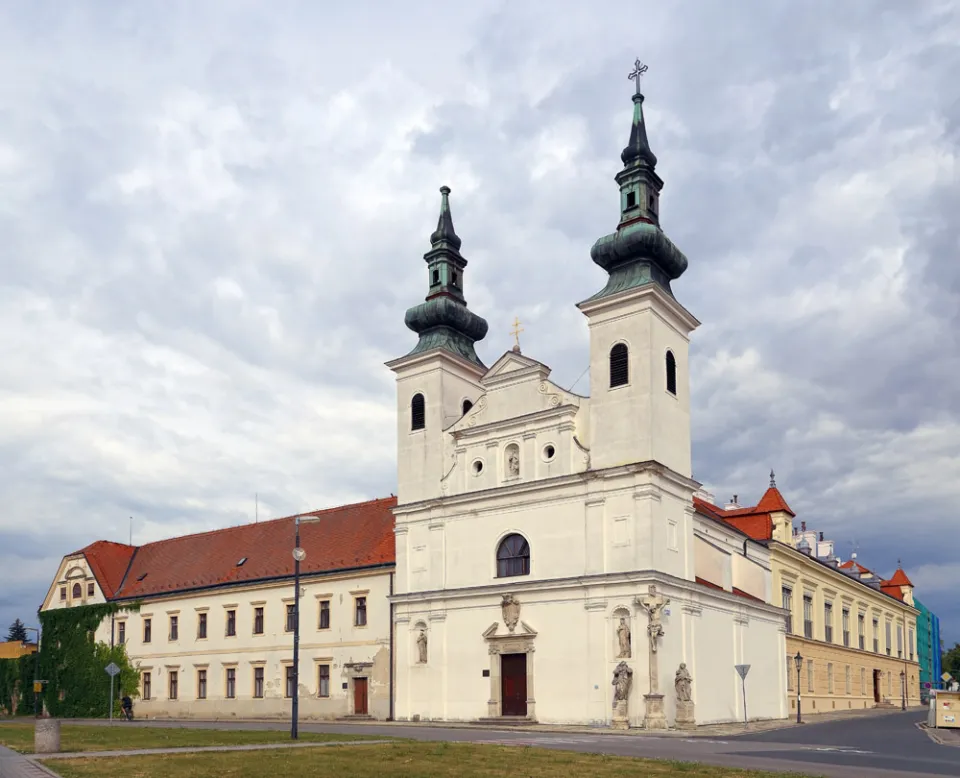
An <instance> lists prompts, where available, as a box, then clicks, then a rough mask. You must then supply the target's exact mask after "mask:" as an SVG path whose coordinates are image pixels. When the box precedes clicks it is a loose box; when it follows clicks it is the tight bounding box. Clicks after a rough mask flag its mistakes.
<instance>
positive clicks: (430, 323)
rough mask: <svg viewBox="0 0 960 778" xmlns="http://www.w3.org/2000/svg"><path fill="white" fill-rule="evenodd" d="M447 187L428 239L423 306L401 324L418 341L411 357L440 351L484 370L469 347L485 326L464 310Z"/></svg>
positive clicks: (457, 241) (460, 264)
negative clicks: (432, 350)
mask: <svg viewBox="0 0 960 778" xmlns="http://www.w3.org/2000/svg"><path fill="white" fill-rule="evenodd" d="M449 196H450V187H448V186H441V187H440V197H441V199H440V218H439V219H438V220H437V229H436V230H434V232H433V234H432V235H431V236H430V246H431V248H430V251H428V252H427V253H426V254H424V255H423V259H424V261H425V262H426V263H427V273H428V274H429V286H428V289H427V298H426V301H425V302H422V303H420V305H417V306H414V307H413V308H410V309H409V310H408V311H407V314H406V316H405V317H404V323H405V324H406V325H407V327H409V328H410V329H411V330H413V331H414V332H416V333H417V334H418V335H419V336H420V339H419V340H418V341H417V345H416V346H415V347H414V349H413V351H411V352H410V353H411V354H417V353H420V352H424V351H429V350H431V349H434V348H442V349H446V350H447V351H450V352H452V353H454V354H457V355H458V356H460V357H463V358H464V359H467V360H468V361H470V362H473V363H474V364H476V365H478V366H480V367H484V364H483V363H482V362H481V361H480V359H479V357H477V353H476V351H475V350H474V347H473V344H474V343H475V342H476V341H478V340H483V338H484V337H485V336H486V334H487V322H486V321H485V320H484V319H482V318H481V317H479V316H477V315H476V314H475V313H473V312H472V311H471V310H469V309H468V308H467V301H466V300H465V299H464V297H463V274H464V270H465V268H466V267H467V260H466V259H465V258H464V256H463V255H462V254H461V253H460V245H461V241H460V237H459V236H458V235H457V232H456V230H455V229H454V228H453V215H452V214H451V213H450V199H449Z"/></svg>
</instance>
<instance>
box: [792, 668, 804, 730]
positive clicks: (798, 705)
mask: <svg viewBox="0 0 960 778" xmlns="http://www.w3.org/2000/svg"><path fill="white" fill-rule="evenodd" d="M793 661H794V662H795V663H796V665H797V724H800V723H802V722H801V721H800V668H802V667H803V657H802V656H800V652H799V651H797V655H796V656H795V657H794V658H793Z"/></svg>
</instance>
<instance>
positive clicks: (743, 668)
mask: <svg viewBox="0 0 960 778" xmlns="http://www.w3.org/2000/svg"><path fill="white" fill-rule="evenodd" d="M735 667H736V668H737V672H738V673H740V678H741V679H745V678H746V677H747V673H749V672H750V665H735Z"/></svg>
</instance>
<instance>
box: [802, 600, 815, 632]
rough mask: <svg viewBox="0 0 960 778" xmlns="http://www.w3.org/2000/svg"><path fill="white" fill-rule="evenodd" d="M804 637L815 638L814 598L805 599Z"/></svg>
mask: <svg viewBox="0 0 960 778" xmlns="http://www.w3.org/2000/svg"><path fill="white" fill-rule="evenodd" d="M803 636H804V637H807V638H813V597H810V596H808V595H804V597H803Z"/></svg>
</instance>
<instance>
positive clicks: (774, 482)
mask: <svg viewBox="0 0 960 778" xmlns="http://www.w3.org/2000/svg"><path fill="white" fill-rule="evenodd" d="M770 486H771V487H774V488H776V486H777V478H776V476H775V475H774V474H773V470H772V469H771V470H770Z"/></svg>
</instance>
